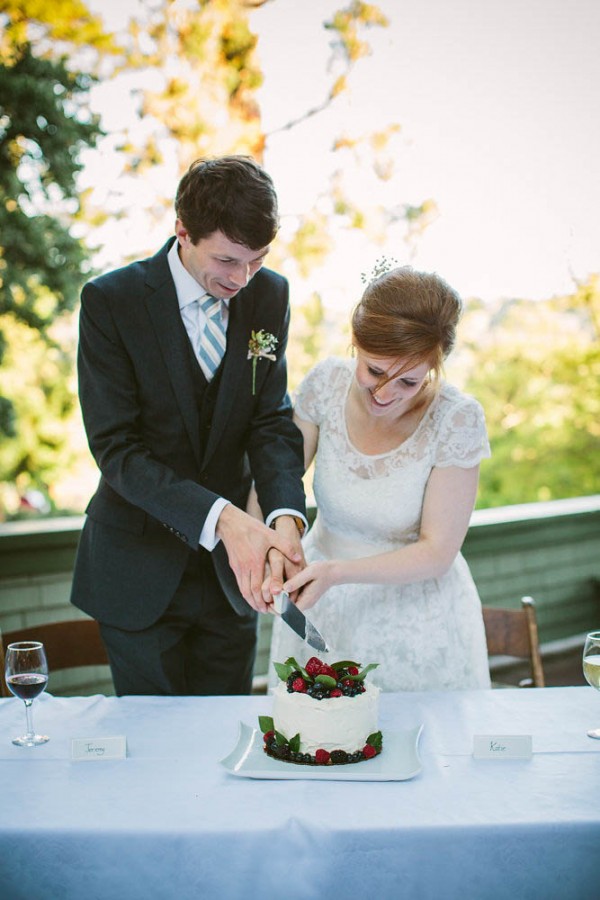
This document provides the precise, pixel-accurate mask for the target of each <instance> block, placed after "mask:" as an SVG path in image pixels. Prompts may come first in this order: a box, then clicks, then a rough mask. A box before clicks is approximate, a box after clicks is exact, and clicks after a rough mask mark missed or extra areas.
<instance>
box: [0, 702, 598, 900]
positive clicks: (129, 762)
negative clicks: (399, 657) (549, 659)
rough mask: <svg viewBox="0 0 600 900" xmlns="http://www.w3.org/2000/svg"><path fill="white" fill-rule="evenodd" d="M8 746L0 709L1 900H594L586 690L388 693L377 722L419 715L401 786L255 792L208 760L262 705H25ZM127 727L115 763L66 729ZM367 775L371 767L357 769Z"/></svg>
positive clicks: (6, 721) (410, 721) (114, 731)
mask: <svg viewBox="0 0 600 900" xmlns="http://www.w3.org/2000/svg"><path fill="white" fill-rule="evenodd" d="M33 712H34V722H35V725H36V729H37V730H38V731H43V732H45V733H47V734H49V735H50V737H51V740H50V742H49V743H47V744H45V745H44V746H40V747H35V748H30V749H25V748H23V749H21V748H17V747H14V746H13V745H12V744H11V742H10V738H11V737H14V736H15V735H16V734H21V733H22V732H23V730H24V728H23V726H24V720H25V714H24V708H23V704H22V703H21V702H20V701H18V700H16V699H12V698H11V699H8V700H2V701H0V896H2V897H4V898H7V900H18V898H25V897H27V898H30V900H44V898H49V900H50V898H51V900H61V898H65V900H72V898H77V900H80V898H81V900H96V898H102V900H104V898H106V900H109V898H110V900H120V898H128V900H137V898H142V897H143V898H157V900H163V898H165V900H166V898H168V900H171V898H172V900H185V898H207V900H213V898H215V900H216V898H219V900H231V898H244V900H246V898H250V900H254V898H260V900H271V898H273V900H274V898H282V900H316V898H319V900H320V898H327V900H331V898H340V900H343V898H351V897H355V898H364V900H368V898H384V900H385V898H390V900H391V898H394V900H396V898H401V897H406V898H410V900H419V898H423V900H429V898H436V900H437V898H444V900H452V898H460V900H465V898H466V900H470V898H474V900H475V898H476V900H482V898H485V900H496V898H511V900H527V898H532V900H540V898H544V900H549V898H560V900H577V898H586V900H592V898H594V897H600V742H598V741H592V740H591V739H590V738H588V737H587V736H586V729H587V728H588V727H591V726H600V695H599V694H598V693H597V692H595V691H593V690H592V689H591V688H588V687H573V688H547V689H544V690H539V689H533V690H498V691H465V692H455V693H421V694H386V695H382V701H381V727H382V730H383V732H384V738H385V732H386V729H391V730H396V731H397V730H399V729H402V728H409V727H411V726H414V725H417V724H419V723H423V724H424V728H423V733H422V736H421V740H420V747H419V753H420V758H421V762H422V771H421V773H420V774H419V775H417V777H415V778H414V779H412V780H409V781H398V782H380V783H377V782H336V781H304V780H302V781H263V780H253V779H247V778H237V777H235V776H232V775H230V774H229V773H228V772H227V771H225V769H224V768H223V767H222V766H221V765H220V763H219V760H220V759H221V758H222V757H224V756H226V755H227V754H228V753H229V751H230V750H231V749H232V748H233V747H234V746H235V744H236V740H237V734H238V722H239V721H244V722H247V723H248V724H250V725H255V724H256V720H257V717H258V715H259V714H269V713H270V700H269V698H267V697H227V698H223V697H208V698H162V697H128V698H120V699H118V698H114V697H113V698H106V697H100V696H95V697H88V698H55V697H51V696H48V695H42V696H41V697H40V698H39V699H38V700H36V701H35V703H34V707H33ZM474 734H531V735H532V736H533V749H534V754H533V758H532V759H530V760H516V761H510V760H502V761H495V760H494V761H484V760H476V759H474V758H473V756H472V748H473V735H474ZM113 735H126V737H127V744H128V757H127V759H125V760H114V761H108V760H102V761H94V762H74V761H72V760H71V758H70V754H71V738H77V737H81V738H101V737H107V736H113ZM365 765H367V764H365Z"/></svg>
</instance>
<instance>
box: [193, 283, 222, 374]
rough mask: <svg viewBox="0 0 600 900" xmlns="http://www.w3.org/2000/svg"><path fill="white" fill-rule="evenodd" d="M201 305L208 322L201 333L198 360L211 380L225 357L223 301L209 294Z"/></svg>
mask: <svg viewBox="0 0 600 900" xmlns="http://www.w3.org/2000/svg"><path fill="white" fill-rule="evenodd" d="M201 306H202V309H203V310H204V312H205V313H206V322H205V325H204V329H203V331H202V334H201V335H200V345H199V347H198V361H199V363H200V365H201V367H202V371H203V372H204V374H205V376H206V378H207V380H208V381H210V380H211V378H212V377H213V375H214V374H215V372H216V371H217V369H218V368H219V365H220V363H221V360H222V359H223V355H224V353H225V347H226V337H225V330H224V328H223V322H222V320H221V301H220V300H216V299H215V298H214V297H211V296H210V295H209V296H207V297H205V298H204V299H203V300H202V301H201Z"/></svg>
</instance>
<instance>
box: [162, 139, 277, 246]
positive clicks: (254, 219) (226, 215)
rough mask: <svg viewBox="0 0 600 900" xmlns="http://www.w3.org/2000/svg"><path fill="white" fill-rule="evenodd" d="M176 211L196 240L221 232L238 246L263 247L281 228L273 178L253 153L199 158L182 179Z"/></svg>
mask: <svg viewBox="0 0 600 900" xmlns="http://www.w3.org/2000/svg"><path fill="white" fill-rule="evenodd" d="M175 211H176V213H177V218H178V219H180V220H181V222H182V223H183V225H184V226H185V228H186V229H187V231H188V233H189V235H190V238H191V240H192V243H193V244H197V243H198V241H199V240H201V239H202V238H207V237H209V235H211V234H213V232H215V231H221V232H222V233H223V234H224V235H225V236H226V237H227V238H229V240H230V241H233V242H234V243H236V244H242V245H243V246H244V247H248V248H249V249H250V250H261V249H262V248H263V247H267V246H268V245H269V244H270V243H271V241H272V240H273V238H274V237H275V235H276V234H277V229H278V227H279V216H278V209H277V194H276V193H275V187H274V185H273V181H272V179H271V177H270V175H268V174H267V173H266V172H265V170H264V169H263V168H261V166H259V165H258V163H257V162H256V161H255V160H253V159H252V158H251V157H249V156H222V157H219V158H217V159H197V160H196V161H195V162H193V163H192V165H191V166H190V168H189V169H188V171H187V172H186V173H185V175H184V176H183V178H182V179H181V181H180V182H179V186H178V188H177V194H176V197H175Z"/></svg>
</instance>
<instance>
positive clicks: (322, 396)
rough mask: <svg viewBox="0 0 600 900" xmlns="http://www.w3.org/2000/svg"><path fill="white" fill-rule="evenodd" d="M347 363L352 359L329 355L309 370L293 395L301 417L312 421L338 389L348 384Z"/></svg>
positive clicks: (348, 371) (326, 406) (322, 411)
mask: <svg viewBox="0 0 600 900" xmlns="http://www.w3.org/2000/svg"><path fill="white" fill-rule="evenodd" d="M349 363H352V361H351V360H345V359H342V358H340V357H336V356H329V357H327V359H323V360H321V361H320V362H318V363H317V364H316V365H315V366H314V367H313V368H312V369H311V370H310V372H309V373H308V374H307V375H306V376H305V377H304V379H303V380H302V382H301V384H300V387H299V388H298V390H297V392H296V394H295V396H294V407H295V408H296V411H297V412H298V414H299V415H300V416H301V418H308V419H309V420H311V421H312V420H315V418H316V417H318V416H319V414H321V415H322V414H323V413H324V411H325V410H326V409H327V408H328V407H329V405H330V403H331V402H332V400H333V399H334V398H335V397H336V396H337V394H338V392H339V390H340V389H341V390H343V389H344V387H345V386H346V385H347V384H348V377H349V373H350V375H351V368H350V367H349V365H348V364H349Z"/></svg>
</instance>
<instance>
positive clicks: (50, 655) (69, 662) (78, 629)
mask: <svg viewBox="0 0 600 900" xmlns="http://www.w3.org/2000/svg"><path fill="white" fill-rule="evenodd" d="M16 641H41V642H42V643H43V645H44V647H45V649H46V656H47V659H48V668H49V670H50V674H52V672H58V671H60V670H61V669H74V668H75V667H77V666H106V665H108V656H107V655H106V650H105V648H104V644H103V643H102V639H101V637H100V628H99V627H98V623H97V622H96V621H95V620H94V619H74V620H73V621H69V622H52V623H50V624H45V625H33V626H31V627H30V628H20V629H19V630H18V631H8V632H6V633H5V634H3V635H2V640H0V696H2V697H12V694H11V693H10V691H9V690H8V688H7V687H6V683H5V680H4V655H5V652H6V648H7V647H8V645H9V644H13V643H15V642H16Z"/></svg>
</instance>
